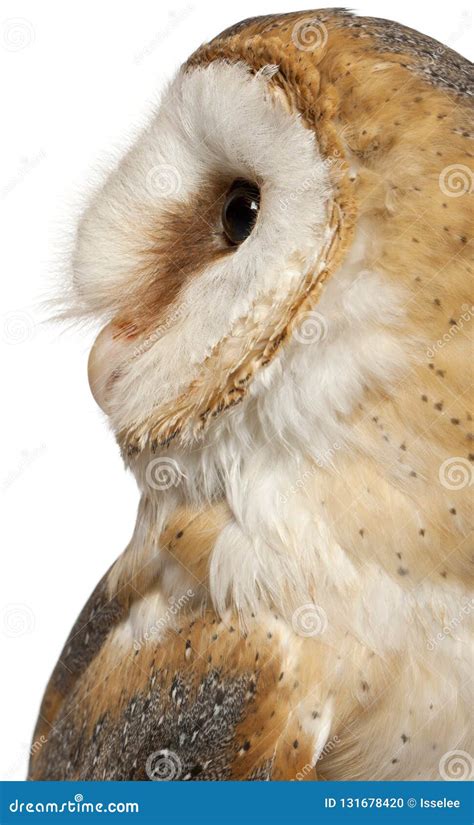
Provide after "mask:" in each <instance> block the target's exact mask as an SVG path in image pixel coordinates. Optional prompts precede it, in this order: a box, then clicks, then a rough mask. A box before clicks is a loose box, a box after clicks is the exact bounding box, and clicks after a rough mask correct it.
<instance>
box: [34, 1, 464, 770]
mask: <svg viewBox="0 0 474 825" xmlns="http://www.w3.org/2000/svg"><path fill="white" fill-rule="evenodd" d="M472 90H473V83H472V75H471V72H470V64H469V63H468V62H467V61H466V60H465V59H464V58H462V57H460V56H459V55H457V54H456V53H454V52H453V51H451V50H450V49H448V48H445V47H443V46H442V45H440V44H439V43H437V42H435V41H433V40H430V39H429V38H427V37H425V36H424V35H421V34H418V33H417V32H415V31H412V30H410V29H407V28H404V27H402V26H399V25H397V24H395V23H392V22H387V21H383V20H376V19H367V18H359V17H355V16H353V15H352V14H350V13H348V12H345V11H340V10H337V11H336V10H335V11H331V10H323V11H318V12H302V13H292V14H286V15H278V16H267V17H260V18H254V19H250V20H246V21H244V22H242V23H240V24H238V25H236V26H234V27H233V28H231V29H228V30H227V31H225V32H224V33H223V34H221V35H220V36H218V37H217V38H216V39H214V40H212V41H210V42H209V43H208V44H205V45H204V46H202V47H201V48H199V49H198V50H197V51H196V52H195V53H194V54H193V55H192V56H191V57H190V59H189V60H188V61H187V63H186V64H185V65H184V66H183V67H182V69H181V70H180V71H179V72H178V74H177V76H176V77H175V79H174V80H173V82H172V83H171V84H170V86H169V87H168V88H167V90H166V92H165V93H164V95H163V98H162V101H161V104H160V106H159V108H158V109H157V111H156V112H155V113H154V114H153V116H152V118H151V120H150V122H149V125H148V126H147V128H146V129H145V130H144V131H143V133H142V134H141V136H140V137H139V139H138V140H137V142H136V143H135V145H134V146H133V147H132V148H131V149H130V150H129V151H128V153H127V154H126V156H125V157H124V158H123V159H122V160H121V161H120V163H118V165H117V166H116V168H115V169H114V170H113V171H112V172H111V174H110V176H109V178H108V179H107V181H106V182H105V184H104V185H103V187H102V188H101V189H100V191H98V192H97V193H96V194H95V196H94V197H93V199H92V201H91V203H90V205H89V206H88V208H87V209H86V211H85V213H84V215H83V217H82V219H81V222H80V226H79V229H78V235H77V244H76V248H75V253H74V276H73V283H72V287H71V296H72V312H74V313H75V314H77V315H78V316H81V317H88V318H94V319H100V320H102V322H103V329H102V332H100V334H99V336H98V338H97V340H96V342H95V344H94V347H93V349H92V352H91V355H90V360H89V379H90V384H91V388H92V392H93V394H94V397H95V398H96V400H97V401H98V403H99V405H100V407H101V408H102V409H103V410H104V411H105V413H106V414H107V416H108V420H109V422H110V425H111V427H112V428H113V431H114V433H115V434H116V438H117V442H118V445H119V446H120V450H121V453H122V455H123V458H124V461H125V464H126V465H127V467H128V468H130V470H131V471H132V472H133V473H134V475H135V477H136V479H137V483H138V486H139V489H140V493H141V499H140V504H139V509H138V515H137V521H136V527H135V530H134V532H133V536H132V538H131V540H130V543H129V545H128V546H127V548H126V550H125V551H124V552H123V553H122V555H120V556H119V558H118V559H117V561H116V562H115V563H114V564H113V565H112V567H111V568H110V569H109V571H108V572H107V573H106V575H105V576H104V578H103V579H102V580H101V582H100V583H99V585H98V586H97V588H96V590H95V592H94V593H93V595H92V596H91V598H90V600H89V601H88V602H87V604H86V606H85V607H84V610H83V612H82V613H81V614H80V616H79V619H78V621H77V623H76V624H75V626H74V627H73V629H72V632H71V634H70V636H69V638H68V640H67V642H66V645H65V647H64V649H63V652H62V653H61V656H60V658H59V662H58V664H57V666H56V669H55V670H54V672H53V675H52V677H51V680H50V683H49V685H48V688H47V691H46V694H45V698H44V700H43V704H42V707H41V711H40V715H39V720H38V724H37V728H36V732H35V734H34V747H33V748H32V753H33V756H32V759H31V765H30V774H29V775H30V778H32V779H64V780H69V779H82V780H84V779H85V780H96V779H98V780H102V779H106V780H107V779H110V780H114V779H136V780H141V779H150V780H158V781H162V780H173V779H175V780H183V781H184V780H215V779H218V780H249V779H254V780H263V779H265V780H269V779H271V780H317V779H319V780H321V779H324V780H374V779H385V780H408V779H433V780H434V779H440V778H444V779H449V778H453V775H454V777H459V771H460V770H461V773H462V774H463V776H462V777H461V778H467V775H468V773H469V771H470V770H471V769H472V754H473V753H474V751H473V745H472V741H471V739H470V735H469V707H470V699H471V695H472V694H471V690H470V685H469V683H470V675H471V666H472V648H471V646H470V638H472V637H471V636H470V627H471V628H472V625H471V619H472V616H471V613H472V609H473V607H474V601H473V598H472V590H471V580H470V578H469V575H470V574H469V516H470V498H469V493H470V485H471V484H472V478H473V476H472V465H471V462H472V461H473V453H472V450H473V447H472V443H471V441H472V435H471V434H470V426H471V421H472V418H471V415H470V414H469V412H468V409H469V400H470V395H471V393H470V384H471V383H472V376H471V374H470V367H469V360H470V359H469V355H470V348H469V335H470V332H471V329H472V326H473V324H474V321H473V316H474V307H473V306H472V303H471V297H470V293H469V284H468V274H469V272H470V257H469V230H470V221H469V207H470V205H471V201H470V197H469V194H470V192H471V189H472V184H473V171H472V170H473V160H472V152H471V150H470V143H469V139H470V138H472V134H473V127H472V120H471V109H470V101H469V97H470V95H472ZM471 492H472V490H471Z"/></svg>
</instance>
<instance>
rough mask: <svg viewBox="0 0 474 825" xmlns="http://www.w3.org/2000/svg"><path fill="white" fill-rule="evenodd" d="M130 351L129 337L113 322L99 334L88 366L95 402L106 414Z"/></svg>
mask: <svg viewBox="0 0 474 825" xmlns="http://www.w3.org/2000/svg"><path fill="white" fill-rule="evenodd" d="M129 349H130V344H129V341H128V336H124V332H123V327H122V326H118V325H117V324H116V323H115V322H113V321H112V322H111V323H109V324H107V326H105V327H104V328H103V330H102V331H101V332H100V333H99V335H98V336H97V338H96V340H95V342H94V345H93V347H92V349H91V351H90V355H89V362H88V365H87V374H88V378H89V386H90V388H91V392H92V395H93V396H94V399H95V401H96V402H97V404H98V405H99V407H100V408H101V409H102V410H103V411H104V412H105V413H108V412H109V410H110V393H111V390H112V387H113V384H114V382H115V380H116V379H117V378H118V376H119V375H120V366H121V364H123V363H124V361H125V359H126V357H127V354H129Z"/></svg>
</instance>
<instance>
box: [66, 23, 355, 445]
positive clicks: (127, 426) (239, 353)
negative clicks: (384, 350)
mask: <svg viewBox="0 0 474 825" xmlns="http://www.w3.org/2000/svg"><path fill="white" fill-rule="evenodd" d="M251 43H252V39H251V38H250V39H248V38H241V37H240V35H239V29H237V30H234V31H230V32H229V33H226V34H224V35H223V36H222V37H221V38H220V39H218V40H217V41H215V44H214V46H213V44H210V45H209V46H206V47H203V48H201V49H200V50H199V51H198V52H197V53H196V54H195V55H193V57H192V58H191V59H190V60H189V61H188V63H187V64H186V65H185V66H184V67H183V68H182V69H181V70H180V71H179V72H178V75H177V77H176V78H175V79H174V80H173V82H172V83H171V84H170V85H169V87H168V89H167V90H166V92H165V94H164V96H163V98H162V101H161V104H160V106H159V108H158V110H157V111H156V113H155V114H154V115H153V117H152V119H151V121H150V123H149V125H148V127H147V128H146V129H145V131H144V132H143V133H142V135H141V136H140V138H139V139H138V141H137V142H136V144H135V145H134V146H133V147H132V149H131V150H130V151H129V152H128V154H127V155H126V156H125V157H124V158H123V160H122V161H121V162H120V163H119V165H118V166H117V167H116V169H115V170H114V171H113V172H112V174H111V175H110V177H109V178H108V180H107V181H106V183H105V185H104V186H103V188H102V189H101V190H100V191H99V192H98V193H97V194H96V196H95V197H94V199H93V201H92V203H91V204H90V206H89V207H88V209H87V211H86V212H85V214H84V215H83V218H82V220H81V223H80V227H79V231H78V238H77V245H76V249H75V255H74V292H75V303H76V307H77V308H78V310H79V311H80V312H81V313H83V314H85V315H89V316H90V315H92V316H99V317H101V318H103V319H104V321H105V326H104V329H103V331H102V332H101V333H100V335H99V337H98V339H97V341H96V343H95V346H94V348H93V350H92V353H91V356H90V363H89V375H90V384H91V388H92V391H93V394H94V396H95V398H96V400H97V401H98V403H99V404H100V406H101V407H102V408H103V409H104V410H105V412H106V413H107V414H108V416H109V417H110V421H111V424H112V426H113V428H114V431H115V432H116V434H117V437H118V439H119V442H120V444H121V445H122V447H123V449H124V452H125V454H126V455H128V456H130V457H131V456H133V455H134V454H137V453H140V452H141V451H143V450H144V449H145V448H146V449H148V448H151V449H153V450H157V449H160V448H162V447H166V446H167V445H169V444H170V442H171V441H174V440H176V441H177V442H178V443H186V444H188V445H189V444H190V443H192V442H194V441H195V440H196V439H200V438H202V437H203V434H204V433H205V432H206V431H207V430H208V429H209V427H211V426H212V422H213V421H215V420H216V419H221V418H222V417H224V416H228V415H231V414H232V410H233V408H235V407H236V406H238V405H240V404H241V403H242V402H244V401H245V400H246V397H247V396H248V395H249V393H251V392H253V391H254V390H255V386H256V385H255V379H256V377H257V376H259V375H260V374H261V373H263V372H264V371H265V370H266V369H268V367H269V365H270V362H271V361H272V360H273V359H274V358H275V356H276V355H277V353H278V352H279V350H280V348H281V347H283V346H285V341H287V340H288V339H289V338H290V337H291V330H292V329H293V328H294V326H295V324H297V323H298V319H301V317H302V315H304V313H307V312H308V311H310V310H311V308H312V307H313V306H314V305H315V303H316V302H317V296H318V294H319V291H320V290H321V288H322V286H323V283H324V282H325V280H326V279H327V277H328V274H329V273H330V272H331V270H332V269H333V268H334V265H335V261H336V259H337V257H338V252H339V250H340V247H341V243H342V240H341V239H342V238H343V236H344V232H345V230H346V228H347V225H348V221H347V220H344V213H345V212H346V213H347V204H345V203H344V202H343V198H342V197H341V191H343V187H342V189H341V186H340V182H341V164H342V165H343V164H344V160H343V158H342V153H339V152H338V145H339V144H338V142H337V138H336V136H335V134H329V132H328V133H327V134H325V137H324V142H323V143H324V145H323V146H322V141H321V140H320V138H318V133H317V130H316V128H315V119H316V118H318V117H319V118H321V112H319V113H318V112H316V111H315V109H314V108H312V103H313V102H314V101H312V98H311V95H312V94H313V92H314V90H312V88H311V79H312V77H311V76H310V75H308V77H307V78H306V81H305V83H302V78H299V81H298V83H297V82H296V81H295V80H294V79H293V80H292V78H291V73H290V72H289V70H287V71H285V68H284V66H285V65H286V64H287V63H288V54H289V44H290V45H291V46H292V49H293V54H294V55H296V56H297V57H298V58H299V59H300V63H301V60H306V63H307V68H308V67H313V69H314V53H311V55H309V54H307V53H306V52H304V51H301V50H299V49H298V48H297V45H295V44H294V43H293V42H292V41H291V39H290V41H289V44H288V42H286V45H285V42H284V41H282V42H279V43H278V45H277V46H275V45H273V46H272V47H270V45H271V44H270V45H269V46H268V47H265V48H262V49H261V50H260V52H258V53H257V52H253V51H252V50H250V51H249V46H250V45H251ZM300 72H301V74H302V76H303V75H304V65H303V63H301V65H300ZM313 79H314V78H313ZM321 131H322V132H324V127H321ZM336 190H338V192H336ZM346 216H347V214H346Z"/></svg>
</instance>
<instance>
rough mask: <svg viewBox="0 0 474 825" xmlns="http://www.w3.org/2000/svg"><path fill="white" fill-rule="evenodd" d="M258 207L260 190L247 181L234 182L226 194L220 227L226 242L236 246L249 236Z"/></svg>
mask: <svg viewBox="0 0 474 825" xmlns="http://www.w3.org/2000/svg"><path fill="white" fill-rule="evenodd" d="M259 207H260V189H259V188H258V186H257V184H255V183H250V181H248V180H236V181H234V183H233V184H232V186H231V187H230V189H229V191H228V192H227V195H226V199H225V202H224V206H223V209H222V225H223V227H224V232H225V234H226V237H227V240H228V241H230V243H231V244H234V245H237V244H240V243H242V241H245V239H246V238H248V236H249V235H250V233H251V231H252V229H253V228H254V226H255V221H256V220H257V214H258V210H259Z"/></svg>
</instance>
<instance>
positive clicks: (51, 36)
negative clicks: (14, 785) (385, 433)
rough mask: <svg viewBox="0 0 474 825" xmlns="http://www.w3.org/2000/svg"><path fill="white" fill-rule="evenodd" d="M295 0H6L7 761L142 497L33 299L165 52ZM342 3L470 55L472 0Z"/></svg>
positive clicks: (154, 91)
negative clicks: (229, 0) (234, 0)
mask: <svg viewBox="0 0 474 825" xmlns="http://www.w3.org/2000/svg"><path fill="white" fill-rule="evenodd" d="M300 2H301V4H302V5H304V0H300V1H299V2H294V0H268V2H267V0H240V2H239V3H238V4H235V8H234V7H233V4H232V3H224V2H222V0H221V2H219V3H217V2H211V0H207V1H206V0H204V1H203V0H200V2H198V0H178V3H177V4H175V3H170V2H162V3H160V2H159V0H135V2H132V1H131V0H129V2H123V0H122V2H119V1H118V0H102V2H97V0H69V2H64V0H42V2H41V3H39V2H37V0H36V2H35V0H31V1H30V2H28V0H25V2H22V0H16V2H14V1H13V0H11V2H10V0H1V5H0V77H1V78H2V81H1V87H2V89H1V95H2V101H1V108H0V111H1V117H2V127H1V130H0V142H1V151H0V213H1V219H2V232H1V244H0V276H1V277H0V294H1V303H0V316H1V317H0V347H1V351H2V373H1V375H2V385H3V386H2V389H3V392H2V398H3V401H2V405H1V415H2V422H1V434H2V449H1V467H0V504H1V508H2V521H1V526H0V535H1V546H2V562H3V572H2V578H1V590H0V640H1V643H2V655H1V662H2V674H3V675H2V679H1V684H2V691H4V693H5V695H4V696H3V697H2V700H1V701H0V708H1V718H0V742H1V749H2V753H1V762H0V778H2V779H23V778H24V776H25V771H26V764H27V758H28V749H29V743H30V738H31V734H32V730H33V726H34V722H35V719H36V715H37V711H38V705H39V702H40V699H41V695H42V692H43V689H44V686H45V684H46V681H47V679H48V677H49V674H50V672H51V670H52V668H53V666H54V664H55V661H56V659H57V657H58V655H59V652H60V650H61V647H62V644H63V642H64V640H65V637H66V635H67V633H68V632H69V629H70V627H71V625H72V623H73V622H74V620H75V618H76V616H77V614H78V612H79V610H80V608H81V607H82V605H83V603H84V602H85V600H86V598H87V597H88V595H89V593H90V592H91V591H92V589H93V588H94V586H95V584H96V583H97V581H98V580H99V578H100V577H101V576H102V575H103V573H104V572H105V570H106V569H107V567H108V566H109V565H110V564H111V562H112V561H113V560H114V559H115V558H116V556H117V555H118V554H119V553H120V552H121V551H122V549H123V548H124V547H125V545H126V543H127V541H128V538H129V536H130V534H131V531H132V528H133V523H134V518H135V510H136V506H137V501H138V496H137V492H136V489H135V483H134V481H133V478H131V477H130V476H129V475H126V473H125V472H124V470H123V467H122V463H121V460H120V457H119V455H118V450H117V448H116V446H115V443H114V439H113V437H112V435H111V434H110V432H109V431H108V429H107V426H106V423H105V421H104V419H103V417H102V415H101V413H100V412H99V410H98V409H97V408H96V407H95V405H94V402H93V400H92V398H91V396H90V394H89V390H88V385H87V380H86V361H87V353H88V349H89V346H90V343H91V340H92V332H91V331H90V330H89V331H87V332H84V331H81V330H77V329H75V330H72V331H63V330H61V329H58V327H57V326H53V325H51V324H48V323H45V319H46V318H47V316H48V313H47V311H45V309H44V308H43V306H42V302H43V301H44V300H47V299H49V298H50V297H51V295H52V294H54V289H55V282H56V281H58V280H59V281H61V280H65V279H66V278H67V277H68V248H69V245H70V242H71V237H72V236H73V232H74V225H75V220H76V215H77V212H78V210H79V209H80V206H81V203H83V201H84V197H85V196H86V195H87V191H88V189H90V187H91V186H93V185H94V182H95V181H97V179H98V177H100V175H101V171H100V170H102V174H103V170H104V168H106V167H107V164H108V163H110V159H111V157H113V156H114V155H115V154H116V153H117V152H119V151H123V148H124V147H125V146H126V145H128V143H129V142H130V140H131V139H132V138H133V135H134V133H136V129H137V127H139V126H140V124H142V123H143V122H144V120H145V119H146V117H147V115H149V113H150V111H151V110H152V109H153V107H154V105H155V104H156V102H157V99H158V96H159V91H160V89H161V88H162V87H163V84H164V83H165V81H166V80H167V79H169V78H170V77H171V76H172V74H173V72H174V71H175V69H176V68H177V67H178V66H179V65H180V64H181V63H182V62H183V61H184V60H185V59H186V57H187V56H188V55H189V54H190V53H191V51H193V50H194V49H195V48H196V47H197V46H199V44H200V43H202V42H203V41H206V40H209V39H211V38H212V37H213V36H214V35H216V34H217V33H218V32H220V31H221V30H223V29H224V28H226V27H227V26H229V25H231V24H232V23H235V22H237V21H238V20H241V19H243V18H246V17H250V16H254V15H259V14H267V13H272V12H279V11H280V12H284V11H291V10H297V9H298V8H299V7H300ZM324 5H326V4H324ZM353 8H354V10H355V11H357V12H358V13H360V14H364V15H369V16H370V15H372V16H377V17H386V18H388V19H394V20H397V21H398V22H401V23H404V24H405V25H408V26H411V27H412V28H415V29H418V30H420V31H423V32H425V33H426V34H429V35H431V36H433V37H435V38H436V39H438V40H440V41H441V42H443V43H444V44H447V45H449V46H451V47H452V48H454V49H456V50H457V51H459V52H460V53H461V54H464V55H466V56H469V45H470V42H471V41H472V34H473V26H472V15H471V14H470V12H469V4H468V0H451V2H449V4H446V5H445V4H441V3H438V4H435V3H433V2H431V0H430V2H429V3H428V2H424V3H422V2H420V0H416V2H414V1H413V0H411V2H406V0H405V1H402V0H397V1H396V2H390V0H378V1H377V2H360V3H358V5H357V6H355V7H353ZM471 53H472V52H471Z"/></svg>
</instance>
